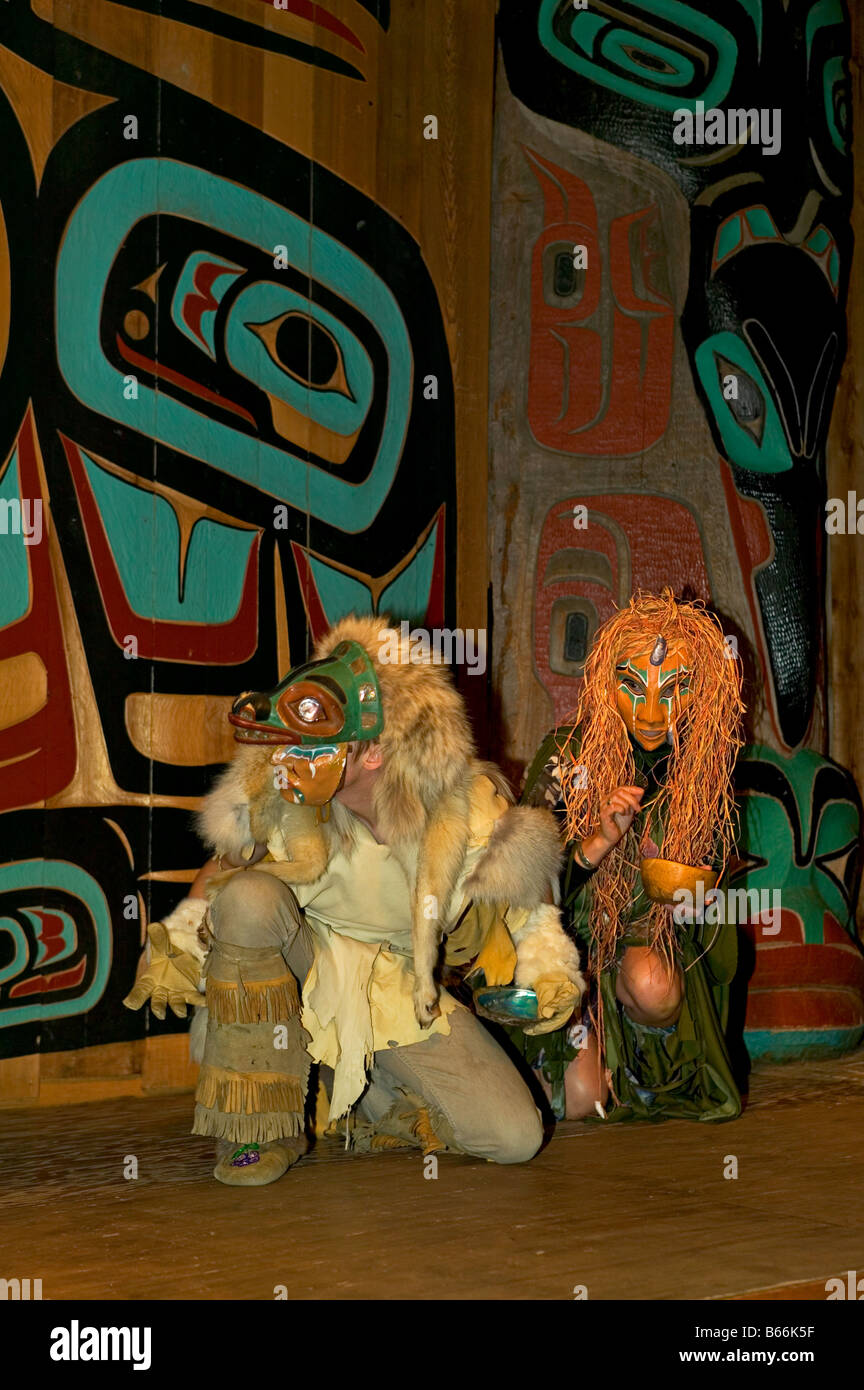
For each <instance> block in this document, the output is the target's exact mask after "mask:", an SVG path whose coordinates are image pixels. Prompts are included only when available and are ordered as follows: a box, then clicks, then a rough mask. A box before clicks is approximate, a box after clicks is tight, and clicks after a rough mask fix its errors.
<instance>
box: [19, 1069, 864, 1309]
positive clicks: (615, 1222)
mask: <svg viewBox="0 0 864 1390" xmlns="http://www.w3.org/2000/svg"><path fill="white" fill-rule="evenodd" d="M190 1117H191V1097H190V1096H188V1095H182V1096H169V1097H162V1098H153V1099H130V1098H123V1099H117V1100H110V1101H104V1102H97V1103H93V1104H89V1105H77V1106H67V1107H57V1108H54V1109H40V1110H38V1111H37V1110H17V1111H10V1112H7V1113H6V1114H5V1115H4V1116H3V1124H2V1128H3V1137H2V1140H0V1231H2V1237H0V1241H2V1256H0V1262H2V1266H3V1267H2V1269H0V1277H6V1278H12V1277H19V1278H26V1277H30V1278H31V1279H32V1278H41V1279H42V1281H43V1297H44V1298H50V1299H58V1298H73V1299H90V1298H108V1299H144V1298H153V1297H156V1298H164V1299H189V1298H205V1299H225V1298H228V1299H272V1298H273V1297H274V1289H275V1287H276V1286H277V1285H280V1284H285V1285H287V1287H288V1291H289V1297H292V1298H313V1299H314V1298H336V1299H371V1298H375V1299H378V1298H382V1299H399V1298H412V1299H432V1298H457V1299H472V1298H493V1299H525V1298H542V1299H571V1298H572V1297H573V1289H574V1286H575V1285H585V1286H586V1287H587V1290H588V1297H589V1298H590V1299H611V1298H623V1299H643V1298H658V1299H673V1300H677V1299H687V1298H698V1299H705V1298H714V1299H716V1298H734V1297H744V1298H761V1297H767V1298H777V1299H786V1298H802V1299H813V1298H816V1299H824V1297H825V1293H824V1287H825V1281H826V1279H828V1278H829V1277H833V1276H836V1275H843V1276H844V1277H845V1272H846V1271H847V1270H848V1269H854V1270H857V1271H859V1272H860V1274H861V1275H864V1220H862V1206H864V1200H862V1184H861V1172H862V1157H861V1155H862V1152H864V1052H860V1051H859V1052H858V1053H856V1054H854V1055H853V1056H851V1057H846V1058H843V1059H841V1060H839V1061H836V1062H822V1063H810V1064H806V1065H803V1064H802V1065H797V1064H796V1065H792V1066H786V1067H780V1068H772V1069H766V1070H763V1071H757V1072H756V1073H755V1074H754V1078H753V1084H752V1091H751V1101H750V1105H749V1106H748V1109H747V1111H746V1112H745V1114H744V1116H743V1117H742V1118H741V1119H740V1120H738V1121H736V1122H734V1123H732V1124H726V1125H714V1126H712V1125H697V1124H687V1123H684V1122H674V1123H667V1124H663V1125H657V1126H648V1125H632V1126H630V1125H609V1126H608V1127H604V1126H602V1125H581V1124H565V1125H561V1126H559V1128H558V1131H557V1133H556V1134H555V1136H554V1137H553V1139H552V1141H551V1143H550V1144H549V1145H548V1146H547V1147H546V1148H545V1149H544V1151H543V1152H542V1153H541V1154H540V1155H539V1156H538V1157H537V1158H536V1159H535V1160H534V1161H533V1162H532V1163H529V1164H525V1165H521V1166H516V1167H508V1168H501V1167H497V1166H495V1165H493V1164H490V1163H486V1162H478V1161H474V1160H471V1159H465V1158H460V1157H457V1156H447V1155H445V1156H443V1157H442V1158H441V1159H440V1160H439V1165H438V1177H437V1179H435V1180H429V1179H424V1177H423V1162H422V1159H421V1158H420V1156H419V1154H417V1153H414V1152H409V1151H394V1152H389V1153H385V1154H380V1155H379V1154H375V1155H369V1156H353V1155H349V1154H346V1153H345V1152H344V1150H343V1149H342V1148H341V1147H340V1146H339V1145H338V1144H335V1143H332V1142H331V1143H328V1144H319V1146H318V1147H317V1149H316V1151H315V1152H314V1154H313V1155H311V1156H310V1157H309V1158H308V1159H305V1160H304V1161H303V1162H302V1163H301V1164H300V1165H298V1167H297V1168H295V1169H293V1170H292V1171H291V1172H289V1173H287V1174H286V1175H285V1177H284V1178H282V1179H281V1180H280V1181H279V1182H278V1183H276V1184H274V1185H273V1186H271V1187H267V1188H258V1189H253V1190H248V1191H244V1190H240V1189H235V1188H226V1187H223V1186H221V1185H220V1184H219V1183H217V1182H215V1181H214V1180H213V1179H212V1177H211V1176H210V1170H211V1168H212V1157H211V1151H210V1146H209V1143H208V1141H205V1140H201V1139H197V1138H192V1137H190V1135H189V1133H188V1130H189V1127H190V1122H191V1120H190ZM129 1155H133V1156H135V1157H136V1158H137V1161H138V1178H137V1179H136V1180H126V1179H124V1176H123V1170H124V1162H125V1161H126V1158H127V1156H129ZM728 1155H735V1156H736V1157H737V1159H738V1178H737V1180H730V1179H724V1177H723V1171H724V1165H725V1164H726V1163H727V1156H728Z"/></svg>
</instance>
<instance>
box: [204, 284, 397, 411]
mask: <svg viewBox="0 0 864 1390" xmlns="http://www.w3.org/2000/svg"><path fill="white" fill-rule="evenodd" d="M292 312H293V313H300V314H302V315H303V316H304V317H305V318H311V319H313V320H314V321H315V323H317V324H319V325H320V326H321V327H322V328H323V329H324V331H325V332H326V333H328V334H329V335H330V336H331V337H332V338H333V339H335V341H336V343H337V344H338V348H339V353H340V355H341V365H342V368H343V370H344V373H345V378H346V380H347V382H348V389H349V392H350V395H346V394H345V392H344V390H342V389H324V388H320V387H315V386H310V385H308V384H307V383H306V382H305V381H303V382H301V381H296V380H294V379H293V378H292V377H291V376H290V375H289V374H288V373H287V372H286V371H285V370H284V369H283V368H282V367H280V366H279V364H278V363H277V362H276V361H274V359H273V358H272V357H271V355H270V353H269V352H268V351H267V348H266V346H265V344H264V342H263V341H262V340H261V338H260V337H259V335H258V334H257V333H255V331H254V327H255V326H260V325H262V324H263V325H266V324H268V323H271V322H272V321H273V319H276V318H279V317H281V316H282V315H283V314H288V313H292ZM225 351H226V354H227V356H228V360H229V362H230V363H231V366H232V367H234V369H235V371H238V372H242V374H243V375H244V376H245V377H248V378H249V380H250V381H252V382H254V383H255V385H256V386H260V387H261V389H262V391H266V392H268V394H269V395H271V396H276V397H277V399H278V400H281V401H284V402H285V403H286V405H290V406H292V407H293V408H294V410H297V411H299V413H300V414H301V415H306V416H308V417H309V418H310V419H311V420H314V421H315V423H316V424H317V425H323V426H324V427H325V428H327V429H330V430H333V431H334V432H335V433H336V434H344V435H350V434H354V433H355V432H356V431H357V430H359V429H360V427H361V425H362V424H363V421H364V420H365V419H366V416H367V414H368V413H369V407H370V405H371V404H372V392H373V389H374V385H375V374H374V370H373V367H372V362H371V361H370V358H369V354H368V353H367V351H366V349H365V348H364V347H363V344H362V343H360V342H359V341H358V340H357V338H356V337H355V336H354V334H353V333H351V332H350V330H349V329H348V328H346V327H345V325H344V324H343V323H340V322H339V320H338V319H337V318H334V316H333V315H332V314H328V313H327V311H326V310H325V309H322V308H321V307H320V305H318V304H313V303H311V302H310V300H308V299H304V298H303V297H302V296H301V295H299V294H295V293H294V291H293V290H291V289H288V288H287V286H284V285H275V284H268V283H261V282H259V283H258V284H257V285H251V286H250V287H249V289H248V290H241V292H240V294H239V295H238V296H237V299H236V300H235V302H234V303H233V304H232V306H231V312H230V314H229V315H228V322H227V324H226V326H225Z"/></svg>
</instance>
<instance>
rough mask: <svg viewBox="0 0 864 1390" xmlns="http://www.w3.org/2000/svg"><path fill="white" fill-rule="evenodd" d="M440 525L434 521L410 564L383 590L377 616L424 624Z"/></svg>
mask: <svg viewBox="0 0 864 1390" xmlns="http://www.w3.org/2000/svg"><path fill="white" fill-rule="evenodd" d="M439 525H440V522H437V521H436V523H435V525H434V526H433V527H432V530H431V531H430V532H429V535H428V536H427V537H426V540H425V541H424V542H423V544H422V546H421V547H420V549H419V550H418V552H417V554H416V555H415V556H414V558H413V559H412V560H411V562H410V564H408V565H406V566H405V568H404V569H403V570H402V572H401V573H400V574H397V576H396V578H395V579H394V580H393V581H392V583H390V584H388V585H387V588H386V589H384V591H383V592H382V594H381V597H380V599H379V600H378V611H379V613H388V614H390V616H391V617H392V618H394V620H395V619H397V618H398V619H399V620H400V621H403V620H407V621H408V622H418V623H419V622H422V621H423V620H424V618H425V617H426V610H427V609H428V607H429V595H430V593H431V592H432V576H433V573H434V567H435V546H436V544H437V540H438V527H439Z"/></svg>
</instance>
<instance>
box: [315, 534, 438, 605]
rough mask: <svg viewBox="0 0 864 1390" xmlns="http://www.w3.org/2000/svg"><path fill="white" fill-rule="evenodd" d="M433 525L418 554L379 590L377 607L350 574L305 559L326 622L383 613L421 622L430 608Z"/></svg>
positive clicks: (361, 583) (367, 592)
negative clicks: (358, 614)
mask: <svg viewBox="0 0 864 1390" xmlns="http://www.w3.org/2000/svg"><path fill="white" fill-rule="evenodd" d="M439 525H440V522H437V521H436V523H435V525H434V526H433V527H432V530H431V531H430V532H429V535H428V536H427V537H426V540H425V541H424V542H423V544H422V545H421V547H420V549H419V550H418V552H417V554H416V555H415V556H414V557H413V558H412V559H411V561H410V562H409V563H408V564H407V565H406V566H405V568H404V569H403V570H402V571H401V572H400V573H399V574H397V576H396V578H395V579H394V580H392V581H391V583H389V584H388V585H387V587H386V589H383V590H382V591H381V596H380V598H379V600H378V606H377V608H376V607H375V606H374V605H373V603H372V594H371V591H370V589H369V588H368V586H367V585H366V584H364V583H363V581H362V580H360V579H357V578H355V576H354V575H353V574H345V573H343V571H342V570H337V569H334V568H333V566H332V565H328V564H327V562H326V561H325V560H320V559H318V557H317V556H315V555H310V556H309V557H308V560H309V567H310V569H311V570H312V574H313V576H314V579H315V585H316V588H317V589H318V596H319V598H320V599H321V603H322V605H323V607H324V612H325V613H326V614H327V618H328V621H329V622H331V623H335V622H338V621H339V619H340V618H344V617H347V615H348V614H349V613H372V612H377V613H386V614H387V615H388V616H389V617H390V618H392V619H393V620H394V621H408V622H422V621H423V619H424V618H425V616H426V612H427V609H428V607H429V595H430V593H431V591H432V576H433V573H434V568H435V547H436V544H437V540H438V527H439Z"/></svg>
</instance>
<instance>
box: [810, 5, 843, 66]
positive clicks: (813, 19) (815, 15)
mask: <svg viewBox="0 0 864 1390" xmlns="http://www.w3.org/2000/svg"><path fill="white" fill-rule="evenodd" d="M843 23H844V15H843V6H842V5H841V3H840V0H816V4H815V5H814V6H813V8H812V9H811V10H810V13H809V14H808V16H807V22H806V24H805V26H804V38H805V42H806V45H807V68H808V71H809V68H810V59H811V57H812V55H813V37H814V35H815V34H816V32H817V30H819V29H827V28H828V27H829V26H830V25H832V24H843Z"/></svg>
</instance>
